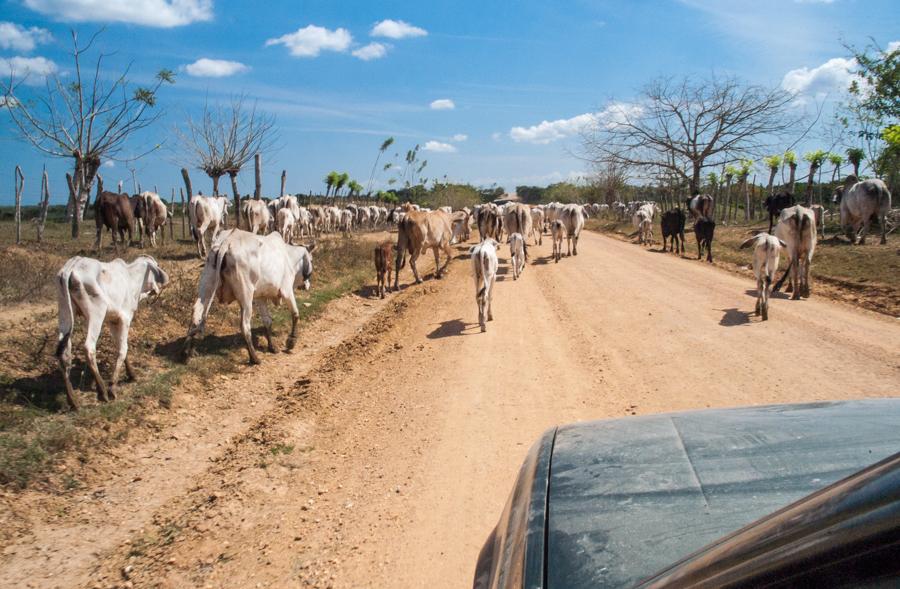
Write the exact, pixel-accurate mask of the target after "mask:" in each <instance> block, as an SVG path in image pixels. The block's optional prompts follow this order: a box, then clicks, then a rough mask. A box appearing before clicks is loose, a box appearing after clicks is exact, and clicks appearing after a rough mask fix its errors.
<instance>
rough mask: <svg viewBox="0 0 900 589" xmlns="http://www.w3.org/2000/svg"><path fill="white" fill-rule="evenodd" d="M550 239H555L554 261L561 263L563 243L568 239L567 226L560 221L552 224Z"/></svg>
mask: <svg viewBox="0 0 900 589" xmlns="http://www.w3.org/2000/svg"><path fill="white" fill-rule="evenodd" d="M550 237H551V238H552V239H553V261H554V262H556V263H559V258H560V256H562V242H563V240H564V239H565V238H566V226H565V225H563V222H562V221H560V220H559V219H557V220H556V221H553V222H552V223H550Z"/></svg>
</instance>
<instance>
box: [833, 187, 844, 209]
mask: <svg viewBox="0 0 900 589" xmlns="http://www.w3.org/2000/svg"><path fill="white" fill-rule="evenodd" d="M843 199H844V187H843V186H838V187H837V188H835V189H834V193H833V194H832V195H831V202H832V203H833V204H836V205H839V204H841V200H843Z"/></svg>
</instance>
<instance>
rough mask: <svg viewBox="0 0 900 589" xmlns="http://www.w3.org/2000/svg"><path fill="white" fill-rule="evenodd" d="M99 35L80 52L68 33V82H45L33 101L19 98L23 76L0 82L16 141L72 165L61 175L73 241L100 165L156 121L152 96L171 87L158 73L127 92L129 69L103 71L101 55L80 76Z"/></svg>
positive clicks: (169, 75) (170, 76)
mask: <svg viewBox="0 0 900 589" xmlns="http://www.w3.org/2000/svg"><path fill="white" fill-rule="evenodd" d="M101 32H102V31H101ZM99 35H100V32H97V33H95V34H94V35H93V36H91V38H90V39H89V40H88V42H87V43H86V44H85V45H83V46H82V45H79V43H78V34H77V33H76V32H75V31H74V30H73V31H72V52H71V56H72V61H73V67H74V71H73V72H72V74H71V77H63V75H62V74H52V75H50V76H48V77H47V80H46V84H45V87H44V88H43V89H42V90H36V91H35V93H36V95H35V98H34V99H30V98H28V97H27V96H26V95H23V94H22V93H21V91H22V90H23V88H22V84H24V83H25V82H26V81H27V79H28V76H27V72H26V73H25V75H24V76H23V77H22V78H18V77H17V76H18V74H19V72H15V71H10V73H9V78H8V79H7V80H6V81H0V93H2V100H0V108H5V109H6V111H7V112H8V113H9V116H10V118H11V119H12V122H13V125H14V126H15V129H16V131H17V132H18V135H19V137H20V138H21V139H22V140H24V141H26V142H27V143H30V144H31V145H32V146H33V147H35V148H36V149H38V150H39V151H41V152H43V153H45V154H47V155H49V156H51V157H58V158H66V159H68V158H71V159H72V160H73V169H72V174H69V175H67V180H68V184H69V201H70V203H71V204H72V237H73V238H77V237H79V235H80V233H81V221H82V218H83V215H84V209H85V206H86V204H87V202H88V199H89V198H90V194H91V189H92V187H93V185H94V180H95V179H96V178H97V173H98V171H99V170H100V165H101V164H102V163H103V160H114V159H116V157H117V156H118V155H119V154H120V153H121V152H122V150H123V149H124V148H125V147H126V145H127V144H128V141H129V139H130V138H132V137H133V136H134V134H135V133H137V132H138V131H140V130H142V129H145V128H147V127H149V126H150V125H151V124H153V123H154V122H155V121H156V120H157V119H159V117H160V116H161V115H162V114H163V113H162V111H160V110H158V109H154V107H155V106H156V103H157V94H158V92H159V90H160V88H161V87H162V85H163V84H173V83H174V82H175V74H174V73H173V72H172V71H171V70H167V69H163V70H160V71H159V72H157V74H156V76H155V77H154V79H153V82H152V83H151V84H150V85H149V86H133V85H132V84H130V83H129V77H130V73H131V66H130V65H129V66H126V67H125V69H124V71H122V72H121V73H114V72H110V71H108V70H104V68H103V60H104V59H105V58H106V57H108V54H105V53H100V54H99V55H98V56H97V59H96V62H95V63H94V64H93V65H91V66H88V67H87V68H85V70H86V71H83V70H82V62H83V61H84V59H85V57H86V55H87V53H88V52H89V51H90V50H91V47H92V46H93V44H94V42H95V41H96V40H97V37H98V36H99ZM157 148H159V145H156V146H154V147H152V148H150V149H149V150H148V151H147V153H149V152H151V151H154V150H155V149H157ZM143 155H146V153H144V154H141V155H138V156H137V157H142V156H143ZM128 159H130V160H134V159H136V158H135V157H133V156H132V157H129V158H128Z"/></svg>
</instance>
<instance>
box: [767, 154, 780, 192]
mask: <svg viewBox="0 0 900 589" xmlns="http://www.w3.org/2000/svg"><path fill="white" fill-rule="evenodd" d="M763 163H765V164H766V167H767V168H769V183H768V184H767V185H766V193H767V194H772V188H773V187H774V186H775V174H777V173H778V170H780V169H781V163H782V157H781V155H779V154H775V155H770V156H768V157H766V158H763Z"/></svg>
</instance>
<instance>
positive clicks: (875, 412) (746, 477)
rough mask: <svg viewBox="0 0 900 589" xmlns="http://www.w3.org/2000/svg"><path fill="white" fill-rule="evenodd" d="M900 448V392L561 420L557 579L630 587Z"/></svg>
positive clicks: (554, 473) (552, 555)
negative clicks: (892, 396) (898, 395)
mask: <svg viewBox="0 0 900 589" xmlns="http://www.w3.org/2000/svg"><path fill="white" fill-rule="evenodd" d="M898 450H900V402H898V401H897V400H870V401H854V402H840V403H816V404H806V405H787V406H785V405H782V406H772V407H754V408H746V409H729V410H714V411H701V412H694V413H681V414H672V415H655V416H647V417H638V418H628V419H618V420H610V421H600V422H591V423H582V424H574V425H569V426H563V427H560V428H559V429H558V430H557V432H556V436H555V440H554V441H553V451H552V456H551V461H550V462H551V464H550V477H549V486H548V499H547V505H548V514H547V520H546V521H547V528H546V546H545V548H544V549H545V551H546V561H545V566H546V569H545V575H546V581H547V584H546V586H547V587H550V588H562V587H627V586H631V585H634V584H635V583H638V582H639V581H641V580H642V579H644V578H646V577H648V576H649V575H652V574H653V573H655V572H657V571H658V570H660V569H663V568H665V567H666V566H668V565H670V564H671V563H673V562H676V561H678V560H679V559H681V558H683V557H685V556H687V555H688V554H690V553H692V552H694V551H695V550H697V549H699V548H701V547H703V546H704V545H706V544H708V543H710V542H712V541H714V540H716V539H718V538H720V537H722V536H723V535H725V534H728V533H729V532H732V531H734V530H736V529H738V528H740V527H742V526H744V525H746V524H748V523H750V522H751V521H753V520H756V519H757V518H759V517H762V516H764V515H766V514H768V513H770V512H772V511H775V510H777V509H778V508H780V507H783V506H785V505H787V504H789V503H791V502H793V501H796V500H798V499H800V498H801V497H804V496H806V495H808V494H810V493H813V492H814V491H817V490H819V489H821V488H823V487H825V486H827V485H829V484H831V483H833V482H835V481H837V480H839V479H841V478H843V477H845V476H848V475H850V474H852V473H853V472H856V471H858V470H860V469H861V468H863V467H864V466H866V465H869V464H872V463H874V462H877V461H879V460H881V459H883V458H885V457H887V456H889V455H891V454H894V453H896V452H897V451H898Z"/></svg>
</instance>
